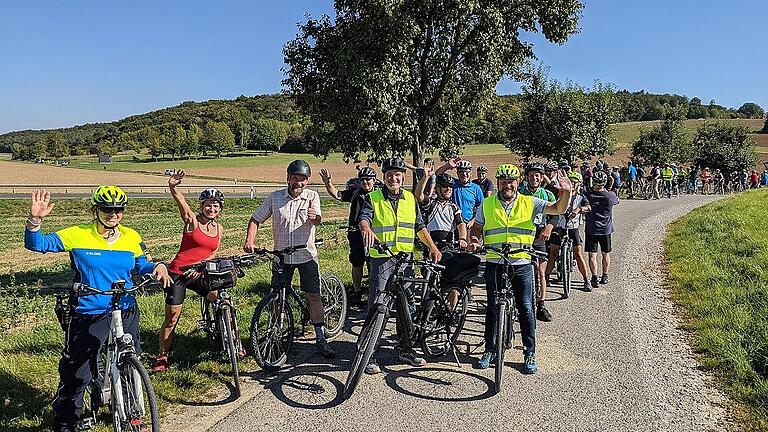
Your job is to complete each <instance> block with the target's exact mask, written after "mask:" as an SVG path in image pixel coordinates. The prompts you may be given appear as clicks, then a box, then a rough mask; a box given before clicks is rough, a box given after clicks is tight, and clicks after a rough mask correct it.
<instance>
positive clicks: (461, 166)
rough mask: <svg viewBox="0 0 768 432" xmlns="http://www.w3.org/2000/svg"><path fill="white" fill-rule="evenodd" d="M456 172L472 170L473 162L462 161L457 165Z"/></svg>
mask: <svg viewBox="0 0 768 432" xmlns="http://www.w3.org/2000/svg"><path fill="white" fill-rule="evenodd" d="M456 170H472V162H470V161H468V160H463V159H462V160H460V161H459V163H457V164H456Z"/></svg>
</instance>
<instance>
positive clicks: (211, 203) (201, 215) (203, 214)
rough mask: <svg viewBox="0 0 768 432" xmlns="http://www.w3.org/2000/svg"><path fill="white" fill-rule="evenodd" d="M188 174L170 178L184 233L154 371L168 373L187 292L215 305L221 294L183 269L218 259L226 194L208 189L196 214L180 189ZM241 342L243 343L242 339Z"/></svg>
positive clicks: (167, 297) (174, 263) (173, 263)
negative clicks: (221, 217)
mask: <svg viewBox="0 0 768 432" xmlns="http://www.w3.org/2000/svg"><path fill="white" fill-rule="evenodd" d="M185 175H186V173H185V172H184V170H176V171H174V174H173V175H172V176H171V177H170V178H169V179H168V188H169V189H170V191H171V196H173V199H174V200H175V201H176V205H177V206H178V208H179V215H180V216H181V220H182V222H183V223H184V231H183V234H182V236H181V246H180V247H179V252H178V253H177V254H176V256H175V257H174V258H173V260H172V261H171V264H170V265H169V267H168V271H169V273H170V274H171V278H172V279H173V284H172V285H171V286H170V287H168V288H167V289H166V290H165V321H164V322H163V327H162V328H161V329H160V337H159V339H160V353H159V354H158V355H157V357H156V358H155V365H154V367H153V368H152V370H153V371H154V372H164V371H165V370H167V369H168V354H169V353H170V351H171V344H172V342H173V335H174V331H175V329H176V323H178V321H179V317H181V309H182V307H183V305H184V298H185V297H186V294H187V289H191V290H192V291H194V292H196V293H197V294H198V295H199V296H201V297H207V298H208V300H209V301H211V302H215V301H216V300H217V298H218V296H219V293H218V291H210V292H209V291H208V289H207V288H206V287H205V286H204V285H203V283H202V280H201V279H200V274H199V273H197V272H196V271H194V270H188V271H186V272H185V271H183V270H181V267H185V266H189V265H193V264H197V263H199V262H201V261H203V260H209V259H213V258H214V257H215V256H216V252H218V250H219V246H221V238H222V236H223V235H224V227H222V226H221V224H220V223H219V222H218V218H219V216H220V214H221V211H222V210H223V208H224V194H223V193H221V192H220V191H219V190H217V189H205V190H204V191H203V192H202V193H200V197H199V198H198V202H199V208H198V212H197V213H195V211H194V210H192V209H191V208H190V207H189V204H187V200H186V199H185V198H184V194H183V193H182V192H181V191H180V190H179V189H177V186H178V185H180V184H181V182H182V180H183V179H184V176H185ZM237 340H238V341H239V338H237ZM238 348H240V347H238ZM240 351H241V352H242V354H243V355H245V351H242V349H240Z"/></svg>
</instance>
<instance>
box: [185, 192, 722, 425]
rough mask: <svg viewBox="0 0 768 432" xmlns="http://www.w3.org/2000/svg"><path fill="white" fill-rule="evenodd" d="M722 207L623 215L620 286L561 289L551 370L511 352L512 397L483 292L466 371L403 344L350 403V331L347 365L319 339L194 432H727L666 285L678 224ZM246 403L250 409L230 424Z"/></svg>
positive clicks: (547, 346) (545, 343)
mask: <svg viewBox="0 0 768 432" xmlns="http://www.w3.org/2000/svg"><path fill="white" fill-rule="evenodd" d="M710 201H712V198H708V197H699V196H694V197H688V196H686V197H681V198H678V199H674V200H661V201H624V202H622V203H621V204H620V205H619V206H618V207H616V208H615V213H614V220H615V225H616V234H615V235H614V253H613V254H612V256H613V258H614V266H613V269H612V271H611V281H610V284H608V285H605V286H601V287H600V288H599V289H596V290H595V291H593V292H591V293H586V292H582V291H578V290H577V291H574V292H572V294H571V298H570V299H562V298H561V296H560V293H561V292H562V289H561V288H560V287H559V286H555V287H553V288H552V292H550V293H549V295H548V302H547V306H548V308H549V310H550V311H551V312H552V314H553V315H554V317H555V320H554V321H553V322H551V323H539V324H538V330H537V337H538V348H537V351H538V353H537V354H538V359H539V366H540V371H539V373H538V374H536V375H533V376H529V375H523V374H522V373H521V372H520V369H521V368H522V364H521V361H522V353H521V351H520V350H519V349H516V350H513V351H509V352H508V355H507V359H508V368H507V369H506V376H505V385H504V388H503V389H502V392H501V393H500V394H498V395H493V393H492V387H493V369H492V368H491V369H488V370H477V369H475V368H474V364H475V362H476V361H477V359H478V358H479V357H480V355H481V354H482V351H483V348H482V346H481V343H482V325H483V319H482V310H483V309H484V307H485V304H484V303H485V302H484V295H483V291H482V290H481V289H476V290H475V294H476V295H475V301H474V302H473V303H471V304H470V316H469V321H468V323H467V328H466V330H465V333H464V335H463V336H462V338H461V343H460V348H461V352H460V354H459V358H460V360H461V362H462V367H461V368H458V367H457V366H456V364H455V363H453V362H452V361H451V359H450V358H448V357H447V358H445V359H442V361H439V362H432V363H429V364H428V365H427V366H426V367H424V368H413V367H407V366H404V365H400V364H398V363H397V361H396V358H395V355H394V351H393V348H392V341H391V340H389V341H387V343H386V344H385V346H384V348H383V349H382V355H381V356H380V364H381V365H382V367H383V368H384V371H385V373H383V374H381V375H378V376H367V375H366V376H363V378H362V380H361V383H360V385H359V386H358V389H357V391H356V393H355V394H354V396H353V397H352V398H351V399H350V400H348V401H345V402H343V403H342V402H341V399H340V392H341V391H342V387H343V383H344V381H345V379H346V375H347V371H348V368H349V359H351V358H352V356H353V347H354V340H355V338H354V337H353V336H352V335H350V334H346V335H344V336H343V337H341V338H340V339H339V340H337V341H335V342H334V343H333V346H334V347H335V349H336V350H337V352H338V354H339V359H337V360H333V361H326V360H324V359H322V358H320V357H319V356H317V355H314V354H313V352H312V349H311V345H310V344H308V343H305V344H302V345H303V346H300V350H299V352H298V353H297V354H296V355H295V356H294V359H295V360H296V361H297V364H294V365H292V366H291V367H289V368H287V369H286V371H285V372H284V373H283V374H282V375H279V376H266V375H263V374H261V373H255V374H252V376H251V379H253V381H254V382H253V383H252V384H248V388H249V390H248V391H247V392H246V393H247V394H246V396H248V395H250V396H252V399H250V400H249V401H247V402H242V401H240V402H239V404H238V403H236V404H230V406H229V407H226V406H223V407H219V408H206V409H203V410H201V409H199V408H197V412H196V413H195V414H194V415H196V416H197V417H196V418H195V419H194V420H192V421H189V422H186V423H185V427H186V429H185V430H189V431H191V430H198V429H199V430H205V429H206V428H210V429H209V430H212V431H219V430H238V431H275V430H278V431H300V432H307V431H316V430H318V431H319V430H322V431H326V430H328V431H330V430H339V431H371V430H388V431H399V430H409V431H414V430H418V431H427V430H450V431H455V430H461V431H464V430H466V431H475V430H520V431H523V430H543V431H648V430H669V431H672V430H674V431H678V430H711V429H716V430H721V429H723V428H725V427H727V424H726V423H727V420H726V418H727V413H726V412H725V410H724V409H723V408H722V406H723V405H726V401H725V400H724V399H723V397H722V396H721V395H720V394H719V393H718V392H716V391H714V390H712V389H711V387H712V386H711V383H710V379H709V378H708V377H707V376H705V375H704V374H703V373H702V372H700V371H699V370H698V369H697V363H696V362H695V360H693V359H692V357H691V353H690V348H689V347H688V346H687V345H686V344H685V342H684V341H685V335H684V334H682V333H681V332H680V331H678V330H677V328H676V327H677V324H676V323H677V321H676V319H675V318H673V317H671V311H672V308H671V306H670V303H669V301H668V300H666V299H665V296H664V291H663V289H662V288H660V286H661V282H660V278H659V276H658V270H659V267H660V264H659V261H658V258H659V256H660V253H661V238H662V237H663V232H664V228H665V226H666V225H667V224H668V223H669V222H671V221H672V220H674V219H676V218H678V217H679V216H681V215H683V214H685V213H687V212H688V211H690V210H691V209H693V208H695V207H698V206H700V205H703V204H705V203H707V202H710ZM574 276H575V277H576V278H577V280H578V276H577V273H576V272H575V273H574ZM359 324H360V319H359V314H358V317H357V318H353V320H352V325H351V329H348V330H351V332H352V333H354V334H357V332H358V330H359ZM390 334H391V333H390ZM517 340H518V341H519V338H518V339H517ZM233 405H239V407H237V408H236V409H234V410H233V411H232V412H231V414H228V415H227V416H226V417H225V416H224V415H225V414H224V413H227V412H228V410H232V409H233ZM187 415H189V414H187ZM724 422H726V423H724Z"/></svg>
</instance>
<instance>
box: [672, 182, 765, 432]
mask: <svg viewBox="0 0 768 432" xmlns="http://www.w3.org/2000/svg"><path fill="white" fill-rule="evenodd" d="M766 203H768V191H766V190H764V189H759V190H755V191H748V192H746V193H742V194H739V195H738V196H736V197H734V198H730V199H726V200H723V201H720V202H717V203H713V204H710V205H708V206H705V207H703V208H700V209H698V210H695V211H693V212H691V213H690V214H688V215H687V216H684V217H683V218H681V219H680V220H678V221H677V222H675V223H674V224H673V225H672V227H671V229H670V232H669V235H668V237H667V239H666V242H665V247H666V250H667V260H668V270H669V284H670V286H671V289H672V293H673V296H674V299H675V301H676V302H677V303H679V304H680V305H681V306H682V310H683V314H684V327H685V329H686V330H688V331H691V332H693V343H694V348H695V349H696V350H697V351H698V353H699V354H700V358H701V361H702V364H703V366H704V367H705V368H707V369H710V370H712V371H714V372H715V373H716V374H717V375H718V376H719V377H720V378H721V383H722V384H723V387H724V388H725V389H726V391H727V392H728V393H729V394H730V396H731V397H733V398H734V399H735V400H736V401H738V402H740V405H741V406H742V407H743V409H742V410H740V414H741V416H740V417H742V418H741V419H740V420H742V421H743V422H744V423H745V424H746V427H747V428H748V429H750V430H768V283H766V281H768V219H767V218H766V217H765V215H766V214H767V212H768V204H766Z"/></svg>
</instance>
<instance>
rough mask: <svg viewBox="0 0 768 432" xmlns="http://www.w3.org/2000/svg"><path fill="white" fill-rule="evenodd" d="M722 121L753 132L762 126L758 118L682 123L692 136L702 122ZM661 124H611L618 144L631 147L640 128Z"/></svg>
mask: <svg viewBox="0 0 768 432" xmlns="http://www.w3.org/2000/svg"><path fill="white" fill-rule="evenodd" d="M705 122H706V123H715V122H723V123H727V124H743V125H746V126H747V127H748V128H749V130H750V131H752V132H753V133H755V132H757V131H759V130H760V129H761V128H762V127H763V123H764V121H763V120H760V119H726V120H714V119H710V120H685V121H684V122H683V123H684V125H685V129H686V130H687V131H688V133H689V134H690V135H691V136H693V134H694V133H696V129H697V128H698V127H699V126H701V125H702V124H704V123H705ZM659 124H661V121H660V120H657V121H645V122H627V123H616V124H614V125H612V126H611V127H612V129H613V131H614V135H613V136H614V138H615V139H616V141H617V142H618V146H619V147H620V148H621V147H631V146H632V143H634V142H635V141H637V138H639V137H640V129H646V130H647V129H653V128H655V127H658V125H659Z"/></svg>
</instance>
